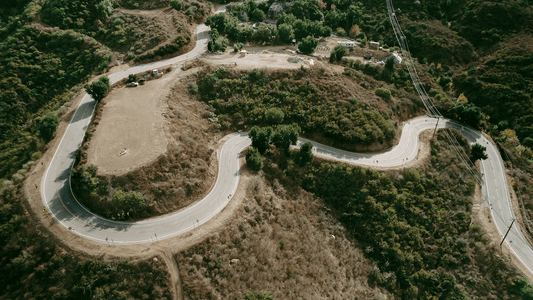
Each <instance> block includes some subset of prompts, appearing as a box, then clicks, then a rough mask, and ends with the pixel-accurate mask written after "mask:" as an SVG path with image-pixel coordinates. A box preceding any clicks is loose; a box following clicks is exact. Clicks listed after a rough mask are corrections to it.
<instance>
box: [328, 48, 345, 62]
mask: <svg viewBox="0 0 533 300" xmlns="http://www.w3.org/2000/svg"><path fill="white" fill-rule="evenodd" d="M344 55H346V47H344V46H341V45H337V46H335V48H333V51H332V52H331V55H330V56H329V62H334V61H341V60H342V58H343V57H344Z"/></svg>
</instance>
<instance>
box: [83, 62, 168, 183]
mask: <svg viewBox="0 0 533 300" xmlns="http://www.w3.org/2000/svg"><path fill="white" fill-rule="evenodd" d="M176 74H177V73H176V72H172V73H171V74H167V75H166V76H163V77H162V78H160V79H158V80H151V81H147V82H146V83H145V85H139V86H138V87H133V88H130V87H120V88H117V89H113V90H112V91H111V93H110V94H109V96H107V98H106V99H105V109H104V111H103V113H102V118H101V119H100V121H99V123H98V126H97V127H96V131H95V132H94V136H93V137H92V140H91V143H90V147H89V150H88V156H87V159H88V163H89V164H94V165H96V166H98V169H99V172H100V173H101V174H107V175H110V174H113V175H119V174H124V173H126V172H128V171H130V170H133V169H135V168H136V167H138V166H140V165H144V164H146V163H148V162H150V161H153V160H154V159H156V158H157V157H158V156H159V155H161V154H162V153H164V152H165V150H166V147H167V140H166V138H165V134H164V124H165V117H164V116H163V114H164V113H165V112H166V101H165V100H166V95H167V93H168V91H169V89H170V85H171V84H172V79H173V78H174V77H175V76H176Z"/></svg>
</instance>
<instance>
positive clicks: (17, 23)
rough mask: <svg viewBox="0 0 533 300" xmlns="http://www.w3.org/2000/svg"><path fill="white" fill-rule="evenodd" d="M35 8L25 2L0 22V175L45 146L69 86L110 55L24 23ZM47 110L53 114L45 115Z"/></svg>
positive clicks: (86, 42) (79, 39)
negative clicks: (3, 23) (7, 23)
mask: <svg viewBox="0 0 533 300" xmlns="http://www.w3.org/2000/svg"><path fill="white" fill-rule="evenodd" d="M37 9H38V7H37V6H34V5H33V3H30V4H29V5H28V6H27V7H26V9H25V10H24V12H23V13H22V14H21V15H18V16H12V17H11V21H10V26H9V27H5V26H0V53H2V55H0V103H1V106H0V141H1V144H0V161H1V162H2V163H1V165H0V178H5V177H8V176H11V175H12V174H13V173H15V172H16V171H17V170H19V169H20V168H21V167H22V165H24V164H25V163H27V162H28V161H30V159H31V157H32V155H33V154H35V153H38V152H42V151H43V150H44V145H45V143H46V142H48V140H49V139H50V138H51V137H52V136H53V132H55V128H52V127H53V126H52V125H54V124H55V123H56V122H55V121H53V119H55V118H56V116H60V115H61V114H62V113H63V112H64V111H66V107H62V106H63V105H65V104H66V103H67V102H68V101H69V100H70V97H71V95H72V94H71V92H70V89H71V88H72V87H74V86H76V85H78V84H80V83H83V82H84V81H86V80H87V79H88V78H89V77H90V75H91V74H92V73H93V72H98V71H101V70H103V69H105V68H106V67H107V65H108V63H109V60H110V58H111V53H110V52H109V51H108V50H106V49H103V48H99V46H98V45H97V44H96V43H94V41H92V40H91V39H85V38H84V37H83V36H82V35H80V34H77V33H74V32H71V31H62V30H59V31H57V32H53V33H48V32H40V31H38V30H36V29H34V28H32V27H30V26H24V24H25V23H26V22H29V21H30V20H33V16H34V14H35V13H36V10H37ZM50 114H54V115H55V116H50V117H46V118H45V116H48V115H50ZM43 119H46V120H45V121H44V122H43V121H40V120H43ZM48 121H52V122H48ZM40 125H42V126H43V127H41V128H39V127H40ZM40 129H42V131H41V133H40V134H38V131H39V130H40Z"/></svg>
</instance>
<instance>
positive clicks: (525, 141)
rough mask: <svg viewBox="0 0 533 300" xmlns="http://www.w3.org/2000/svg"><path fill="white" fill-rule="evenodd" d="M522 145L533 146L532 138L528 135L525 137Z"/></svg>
mask: <svg viewBox="0 0 533 300" xmlns="http://www.w3.org/2000/svg"><path fill="white" fill-rule="evenodd" d="M522 145H524V146H526V147H529V148H533V139H532V138H530V137H526V138H525V139H524V140H523V141H522Z"/></svg>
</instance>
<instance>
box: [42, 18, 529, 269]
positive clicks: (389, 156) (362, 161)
mask: <svg viewBox="0 0 533 300" xmlns="http://www.w3.org/2000/svg"><path fill="white" fill-rule="evenodd" d="M208 30H209V29H208V27H207V26H205V25H200V26H198V38H197V44H196V47H195V48H194V50H193V51H191V52H189V53H187V54H185V55H182V56H179V57H175V58H172V59H168V60H164V61H159V62H154V63H151V64H145V65H139V66H135V67H132V68H130V69H128V70H125V71H121V72H117V73H114V74H112V75H110V76H109V78H110V81H111V83H115V82H117V81H119V80H121V79H122V78H125V77H127V76H128V75H129V74H132V73H140V72H144V71H147V70H151V69H154V68H159V67H164V66H167V65H171V64H176V63H179V62H182V61H184V60H187V59H190V58H194V57H197V56H198V55H199V54H201V53H203V52H204V50H205V47H206V44H207V40H208ZM94 107H95V101H94V100H93V99H92V98H90V97H89V96H88V95H85V96H84V97H83V100H82V101H81V103H80V105H79V107H78V109H77V110H76V112H75V113H74V116H73V118H72V120H71V122H70V124H69V125H68V127H67V130H66V132H65V134H64V135H63V137H62V139H61V141H60V144H59V147H58V148H57V150H56V152H55V154H54V156H53V158H52V160H51V162H50V165H49V166H48V167H47V169H46V172H45V174H44V176H43V178H42V182H41V190H40V191H41V196H42V198H43V202H44V205H45V207H46V208H47V210H48V212H49V213H51V214H52V215H53V217H54V218H55V219H56V220H57V221H58V222H59V223H60V224H61V225H62V226H64V227H65V228H68V229H69V230H70V231H72V233H75V234H77V235H79V236H82V237H84V238H87V239H90V240H93V241H96V242H100V243H109V244H111V243H113V244H115V245H117V244H119V245H130V244H141V243H150V242H152V241H157V240H161V239H165V238H169V237H172V236H176V235H179V234H182V233H184V232H187V231H189V230H191V229H193V228H195V227H197V226H199V225H201V224H203V223H206V222H207V221H209V220H210V219H211V218H212V217H213V216H215V215H216V214H217V213H219V212H220V211H221V210H222V209H224V207H225V206H226V205H227V203H228V202H229V200H230V199H231V196H232V195H233V194H235V191H236V189H237V186H238V183H239V177H240V153H241V152H242V150H243V149H245V148H246V147H248V146H249V145H250V143H251V142H250V140H249V138H248V137H247V134H246V133H234V134H230V135H228V136H226V137H225V138H224V140H225V143H224V145H223V147H222V148H221V150H220V151H219V152H218V159H219V172H218V177H217V181H216V183H215V186H214V187H213V189H212V191H211V192H210V193H209V194H208V195H207V196H206V197H205V198H204V199H202V200H201V201H199V202H197V203H196V204H194V205H192V206H190V207H188V208H186V209H184V210H182V211H180V212H177V213H174V214H171V215H167V216H163V217H159V218H155V219H150V220H146V221H139V222H118V221H112V220H107V219H104V218H102V217H99V216H97V215H95V214H93V213H91V212H89V211H88V210H87V209H85V208H84V207H83V206H81V205H80V204H79V203H78V201H76V199H75V197H73V194H72V192H71V188H70V180H69V172H70V169H71V168H72V165H73V164H74V159H75V156H74V152H75V150H76V149H78V148H79V147H80V146H81V143H82V140H83V137H84V135H85V131H86V130H87V127H88V125H89V123H90V120H91V117H92V115H93V112H94ZM435 125H436V119H433V118H427V117H424V118H417V119H413V120H411V121H409V122H407V123H406V124H405V125H404V127H403V130H402V135H401V138H400V141H399V143H398V145H397V146H395V147H394V148H392V149H391V150H390V151H387V152H384V153H379V154H358V153H352V152H347V151H342V150H338V149H335V148H332V147H328V146H325V145H321V144H318V143H315V142H312V143H313V145H314V147H313V151H314V152H315V153H316V154H319V155H324V156H329V157H332V158H334V159H336V160H338V161H344V162H349V163H355V164H359V165H363V166H365V165H366V166H379V167H398V166H401V165H402V164H404V163H405V162H409V161H412V160H413V159H415V158H416V156H417V154H418V148H419V140H418V136H419V134H420V133H421V132H422V131H424V130H427V129H433V128H435ZM445 126H451V127H454V128H456V129H459V130H461V132H462V133H463V135H464V136H465V137H466V138H467V139H468V140H469V141H470V142H471V143H479V144H482V145H484V146H486V147H487V155H488V159H487V160H485V161H482V163H481V171H482V173H483V174H484V176H483V183H482V192H483V198H484V203H485V204H486V205H490V207H491V209H492V210H491V213H492V216H493V220H494V223H495V224H496V227H497V228H498V230H499V232H500V234H502V233H505V231H506V230H507V227H508V226H509V225H510V223H511V220H512V219H513V218H514V213H513V209H512V206H511V200H510V195H509V190H508V186H507V178H506V174H505V167H504V165H503V161H502V159H501V157H500V155H499V152H498V149H497V148H496V146H494V145H493V144H492V143H490V142H489V141H488V140H487V139H485V137H484V136H483V135H481V134H480V133H479V132H477V131H474V130H472V129H469V128H465V127H462V126H460V125H457V124H455V123H453V122H451V121H449V120H441V121H440V122H439V128H443V127H445ZM306 141H307V140H305V139H300V140H299V143H303V142H306ZM502 235H503V234H502ZM506 242H507V243H508V244H509V246H510V248H511V249H512V251H513V252H514V253H515V254H516V256H517V257H518V258H519V259H520V260H521V261H522V262H523V264H524V265H525V266H526V267H527V268H528V269H529V271H530V272H532V273H533V249H532V248H531V246H530V245H529V244H528V243H527V241H526V239H525V238H524V236H523V235H522V233H521V231H520V229H519V226H514V227H513V228H512V230H511V231H510V233H509V235H508V237H507V239H506Z"/></svg>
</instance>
